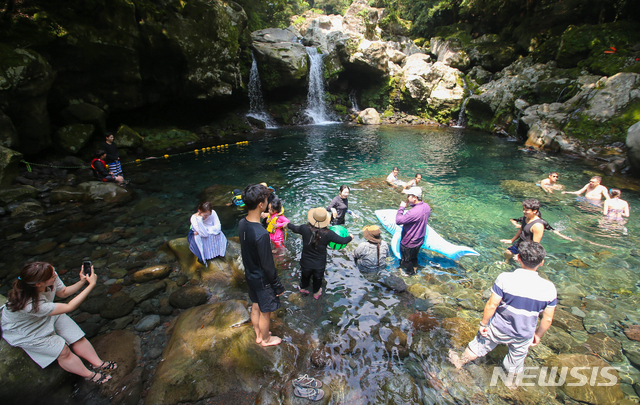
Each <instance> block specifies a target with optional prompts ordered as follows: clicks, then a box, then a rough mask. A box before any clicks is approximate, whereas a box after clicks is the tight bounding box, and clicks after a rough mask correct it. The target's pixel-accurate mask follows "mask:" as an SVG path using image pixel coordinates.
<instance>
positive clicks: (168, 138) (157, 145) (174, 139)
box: [135, 128, 198, 152]
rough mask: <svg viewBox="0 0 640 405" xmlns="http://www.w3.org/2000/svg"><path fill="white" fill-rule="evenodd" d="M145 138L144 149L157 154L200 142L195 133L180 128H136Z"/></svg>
mask: <svg viewBox="0 0 640 405" xmlns="http://www.w3.org/2000/svg"><path fill="white" fill-rule="evenodd" d="M135 130H136V131H137V132H138V133H139V134H140V135H141V136H142V137H144V144H143V146H144V148H145V149H147V150H151V151H156V152H164V151H166V150H167V149H168V148H184V147H185V146H187V145H189V144H192V143H194V142H197V141H198V136H197V135H196V134H194V133H193V132H190V131H187V130H185V129H179V128H153V129H152V128H136V129H135Z"/></svg>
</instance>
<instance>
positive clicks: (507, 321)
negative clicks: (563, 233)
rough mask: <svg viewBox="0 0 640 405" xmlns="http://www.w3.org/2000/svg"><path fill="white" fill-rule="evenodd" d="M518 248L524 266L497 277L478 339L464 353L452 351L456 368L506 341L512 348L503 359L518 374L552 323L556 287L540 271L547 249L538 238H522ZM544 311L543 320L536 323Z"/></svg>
mask: <svg viewBox="0 0 640 405" xmlns="http://www.w3.org/2000/svg"><path fill="white" fill-rule="evenodd" d="M519 251H520V253H519V255H518V261H519V262H520V264H521V265H522V268H520V269H516V270H515V271H513V272H505V273H501V274H500V275H499V276H498V278H497V279H496V281H495V283H494V284H493V288H492V289H491V297H490V298H489V301H488V302H487V304H486V306H485V307H484V315H483V316H482V320H481V321H480V326H479V328H478V333H477V335H476V337H475V339H473V340H472V341H471V342H470V343H469V345H468V346H467V349H466V350H465V351H464V353H463V354H462V357H460V356H458V354H457V353H455V352H453V351H450V352H449V359H450V361H451V363H453V365H455V366H456V368H458V369H460V368H462V366H463V365H465V364H466V363H467V362H469V361H473V360H475V359H477V358H478V357H482V356H485V355H486V354H488V353H489V352H490V351H491V350H493V349H494V348H495V347H496V346H497V345H499V344H506V345H507V346H508V347H509V352H508V353H507V355H506V356H505V358H504V361H503V365H504V368H505V369H506V370H507V372H510V373H514V374H518V373H520V372H521V371H522V370H523V366H524V359H525V358H526V357H527V353H528V352H529V347H530V346H536V345H537V344H538V343H540V339H542V336H543V335H544V334H545V332H546V331H547V329H549V327H550V326H551V322H552V321H553V314H554V312H555V309H556V303H557V293H556V287H555V286H554V285H553V283H552V282H551V281H549V280H545V279H543V278H542V277H540V275H539V274H538V272H537V270H538V268H539V267H540V266H542V265H543V264H544V257H545V255H546V252H545V250H544V248H543V247H542V245H541V244H539V243H537V242H522V243H520V246H519ZM541 312H542V320H541V321H540V325H537V322H538V315H539V314H540V313H541ZM536 325H537V328H536Z"/></svg>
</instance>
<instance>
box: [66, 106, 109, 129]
mask: <svg viewBox="0 0 640 405" xmlns="http://www.w3.org/2000/svg"><path fill="white" fill-rule="evenodd" d="M61 115H62V117H63V118H64V120H65V121H66V123H67V124H69V125H72V124H85V125H91V126H92V127H93V128H95V129H97V130H98V132H99V133H100V135H102V134H104V133H105V132H106V131H107V124H106V121H107V115H106V114H105V112H104V111H103V110H102V109H101V108H98V107H96V106H95V105H92V104H87V103H77V104H71V105H70V106H69V107H67V108H65V109H64V110H62V112H61Z"/></svg>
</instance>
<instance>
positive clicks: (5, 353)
mask: <svg viewBox="0 0 640 405" xmlns="http://www.w3.org/2000/svg"><path fill="white" fill-rule="evenodd" d="M53 363H54V364H52V365H51V366H49V367H47V368H44V369H42V368H40V366H38V365H37V364H36V363H35V362H34V361H33V360H31V358H30V357H29V356H28V355H27V353H25V352H24V350H22V349H20V348H18V347H11V346H9V344H8V343H7V342H6V341H5V340H4V339H0V398H2V403H4V404H23V405H31V404H34V405H35V404H41V403H42V398H45V397H48V396H49V395H50V393H51V392H52V391H54V390H55V389H56V388H58V387H59V386H60V385H61V384H62V383H64V381H65V379H67V378H68V377H69V376H70V375H69V373H67V372H66V371H64V370H63V369H61V368H60V367H59V366H58V365H57V364H56V362H55V361H54V362H53Z"/></svg>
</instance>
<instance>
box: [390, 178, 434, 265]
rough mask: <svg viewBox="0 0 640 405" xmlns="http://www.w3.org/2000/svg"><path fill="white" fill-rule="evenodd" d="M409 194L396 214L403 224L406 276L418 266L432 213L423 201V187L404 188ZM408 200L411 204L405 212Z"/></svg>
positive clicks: (398, 221) (402, 250) (403, 257)
mask: <svg viewBox="0 0 640 405" xmlns="http://www.w3.org/2000/svg"><path fill="white" fill-rule="evenodd" d="M402 192H403V193H405V194H407V201H406V202H405V201H403V202H401V203H400V208H398V213H397V214H396V224H398V225H402V239H401V240H400V256H402V259H401V260H400V267H403V268H404V269H405V271H404V272H403V273H402V274H403V275H404V276H413V275H415V274H416V269H417V268H418V253H419V252H420V246H422V244H423V243H424V236H425V235H426V234H427V223H428V222H429V216H430V215H431V207H429V204H427V203H425V202H423V201H422V189H421V188H420V187H411V188H409V189H405V190H402ZM407 202H408V203H409V205H410V206H411V209H410V210H409V212H407V213H406V214H405V212H404V208H405V207H406V206H407Z"/></svg>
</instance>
